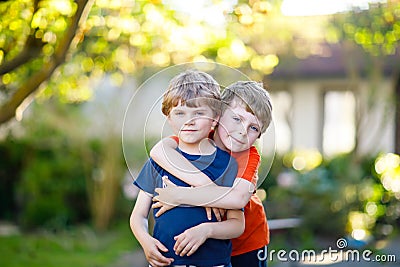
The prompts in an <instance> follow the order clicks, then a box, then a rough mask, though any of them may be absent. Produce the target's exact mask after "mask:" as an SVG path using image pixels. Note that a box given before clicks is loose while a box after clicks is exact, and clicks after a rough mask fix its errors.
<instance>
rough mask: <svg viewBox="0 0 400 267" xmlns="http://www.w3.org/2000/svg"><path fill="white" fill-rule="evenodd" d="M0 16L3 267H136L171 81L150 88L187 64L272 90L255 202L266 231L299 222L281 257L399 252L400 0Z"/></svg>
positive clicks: (280, 242)
mask: <svg viewBox="0 0 400 267" xmlns="http://www.w3.org/2000/svg"><path fill="white" fill-rule="evenodd" d="M0 16H1V20H0V254H1V255H2V259H1V265H2V266H22V265H25V266H71V265H73V266H121V267H122V266H138V267H139V266H142V265H141V264H142V263H138V262H135V261H136V260H141V259H142V256H141V254H136V252H137V251H140V247H139V245H138V243H137V241H136V240H135V239H134V237H133V235H132V234H131V233H130V229H129V226H128V218H129V214H130V212H131V209H132V207H133V205H134V201H135V193H136V192H135V191H134V189H133V186H132V179H133V178H134V175H135V171H138V170H139V169H140V167H141V166H142V164H143V163H144V161H145V160H146V159H147V153H148V149H149V148H151V146H152V144H154V142H156V141H157V140H159V138H160V133H159V131H158V132H157V129H158V128H157V127H155V126H158V125H162V123H163V122H162V118H161V119H160V123H159V124H158V122H155V123H154V124H152V125H151V126H149V130H148V132H147V133H146V138H143V137H142V135H143V127H142V125H143V123H144V122H143V121H144V120H145V119H146V118H145V117H146V113H147V112H143V109H144V108H149V107H152V105H153V104H154V103H155V101H156V100H157V99H158V98H159V97H160V96H161V95H160V93H159V92H160V90H161V92H162V91H163V90H164V87H163V86H165V84H166V81H163V80H161V81H158V84H154V85H152V86H144V87H141V85H142V84H146V83H145V81H147V80H148V79H149V78H150V77H152V75H154V74H155V73H157V72H159V71H162V70H164V69H166V68H167V67H170V66H174V65H177V64H182V63H188V62H206V63H209V64H211V65H223V66H227V67H229V68H231V69H234V70H237V71H239V72H240V73H241V75H243V77H247V78H248V79H253V80H257V81H261V82H263V83H264V86H265V88H267V89H268V91H269V92H270V94H271V97H272V101H273V108H274V110H273V119H274V124H273V131H274V134H273V142H272V141H271V139H270V138H272V137H270V136H269V135H268V136H267V137H264V139H263V142H264V143H268V142H269V143H273V144H276V153H271V151H273V152H275V149H274V148H272V149H271V148H268V146H267V147H266V151H265V153H263V155H264V158H263V161H264V162H271V163H272V166H270V165H269V164H267V165H265V166H262V168H264V169H261V170H260V173H261V174H262V175H263V177H260V179H261V180H262V181H263V183H262V184H261V185H260V187H259V190H258V193H259V195H260V196H261V197H262V200H263V202H264V204H265V207H266V212H267V217H268V220H271V221H272V220H274V219H286V218H296V219H299V221H300V222H301V223H300V224H299V225H297V226H296V228H294V229H283V228H285V227H284V226H282V227H280V226H279V224H278V226H277V229H276V230H274V231H272V233H271V244H270V248H271V249H274V248H276V249H278V248H288V247H295V248H298V249H323V248H325V249H326V248H327V246H328V245H330V246H333V247H334V248H335V246H334V244H335V242H336V240H337V239H338V238H342V237H345V238H346V240H347V241H348V244H349V246H351V247H354V248H357V249H363V248H369V249H372V250H373V251H374V252H376V253H381V254H384V253H389V252H390V253H394V254H397V255H399V254H400V249H399V247H400V241H399V224H400V219H399V218H400V202H399V200H400V157H399V153H400V105H399V99H400V51H399V44H400V41H399V40H400V1H397V0H387V1H384V0H380V1H379V0H374V1H372V0H370V1H368V0H365V1H363V0H354V1H351V0H341V1H339V0H337V1H330V0H319V1H318V0H269V1H261V0H249V1H244V0H226V1H219V0H199V1H185V0H164V1H162V0H152V1H141V0H139V1H132V0H129V1H128V0H96V1H94V0H75V1H71V0H31V1H29V0H8V1H7V0H2V1H0ZM211 71H213V70H212V69H210V72H211ZM228 74H229V73H228ZM221 77H223V75H222V76H221ZM238 77H242V76H240V75H238V76H237V77H232V76H229V78H227V79H226V81H220V80H218V79H217V80H218V81H219V82H221V84H223V85H224V83H225V82H227V81H231V80H233V81H234V80H235V78H238ZM226 85H227V84H226ZM139 92H140V93H139ZM132 97H133V98H134V99H135V101H137V105H134V111H133V113H132V114H133V115H131V116H130V120H131V121H130V122H129V140H128V141H126V142H124V150H125V151H123V146H122V137H121V136H122V129H123V122H124V115H125V111H126V109H127V106H128V104H129V103H130V100H131V99H132ZM135 125H136V128H135ZM138 126H140V127H138ZM153 128H154V129H155V130H154V131H152V129H153ZM127 151H129V157H127V158H128V159H127V161H129V162H126V161H125V159H126V158H125V157H124V155H125V156H126V154H124V152H125V153H127ZM263 152H264V151H263ZM129 164H132V165H129ZM127 166H129V168H128V167H127ZM268 170H270V171H269V172H268ZM399 260H400V256H398V259H397V265H398V264H399V263H398V262H399ZM271 264H272V265H274V264H279V263H274V262H272V263H271ZM360 264H361V263H360ZM361 265H362V264H361ZM377 265H379V264H378V263H376V264H375V265H371V266H377ZM387 266H388V265H387Z"/></svg>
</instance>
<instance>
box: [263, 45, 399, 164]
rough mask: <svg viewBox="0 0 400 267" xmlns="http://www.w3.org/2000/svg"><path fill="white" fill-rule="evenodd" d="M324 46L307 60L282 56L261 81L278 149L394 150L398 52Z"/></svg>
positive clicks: (369, 151)
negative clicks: (266, 92) (374, 54)
mask: <svg viewBox="0 0 400 267" xmlns="http://www.w3.org/2000/svg"><path fill="white" fill-rule="evenodd" d="M322 50H323V52H322V53H321V55H320V56H310V57H308V58H305V59H298V58H296V57H294V56H291V57H290V56H283V57H282V58H280V63H279V65H278V66H277V67H276V69H275V71H274V72H273V73H272V75H270V76H268V77H266V79H265V83H266V84H267V85H268V87H270V92H271V95H272V99H273V104H274V123H275V128H276V142H277V150H278V153H279V152H285V151H289V150H303V149H305V150H318V151H320V152H322V153H323V154H325V155H328V156H329V155H334V154H337V153H342V152H348V151H351V150H353V149H355V150H356V151H357V152H358V153H361V154H365V153H378V152H393V151H395V103H396V101H395V99H396V98H395V87H396V86H397V87H398V86H399V84H397V83H398V81H399V79H398V76H399V71H400V68H399V67H400V53H399V51H397V54H396V55H393V56H388V57H385V58H378V57H372V56H369V55H367V54H366V53H365V52H364V51H362V50H361V49H353V50H347V49H344V48H343V47H341V45H340V44H324V45H323V49H322ZM380 73H381V75H379V74H380Z"/></svg>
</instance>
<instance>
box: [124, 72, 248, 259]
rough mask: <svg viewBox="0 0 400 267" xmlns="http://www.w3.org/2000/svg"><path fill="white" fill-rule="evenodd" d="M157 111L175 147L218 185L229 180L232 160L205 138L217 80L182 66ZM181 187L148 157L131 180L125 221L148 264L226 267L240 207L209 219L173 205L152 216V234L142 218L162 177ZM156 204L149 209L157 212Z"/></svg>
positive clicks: (216, 101)
mask: <svg viewBox="0 0 400 267" xmlns="http://www.w3.org/2000/svg"><path fill="white" fill-rule="evenodd" d="M162 112H163V113H164V114H165V115H166V116H167V120H168V124H169V125H170V126H171V128H172V130H173V132H174V134H175V135H176V136H177V137H178V139H179V145H178V147H177V148H176V150H175V151H176V152H177V153H178V154H179V155H181V156H182V158H184V159H185V160H188V162H190V164H193V165H194V166H196V168H198V169H200V170H201V171H202V172H204V173H205V174H206V175H208V176H209V177H210V179H211V180H212V181H214V182H215V183H217V184H218V185H221V186H232V184H233V181H234V179H235V177H236V174H237V163H236V161H235V160H234V159H233V158H232V157H231V156H230V155H229V154H228V153H227V152H225V151H223V150H221V149H219V148H218V147H216V146H214V144H213V143H212V142H211V141H210V140H209V139H208V138H207V137H208V134H209V132H210V130H211V129H212V128H213V127H214V126H215V125H216V123H217V119H218V117H219V114H220V95H219V85H218V84H217V82H216V81H215V80H214V79H213V78H212V77H211V76H210V75H208V74H206V73H204V72H200V71H194V70H190V71H186V72H183V73H181V74H179V75H177V76H176V77H174V78H173V79H172V80H171V82H170V85H169V87H168V90H167V92H166V93H165V94H164V97H163V103H162ZM164 176H167V177H168V178H169V180H171V181H172V182H174V183H176V184H177V185H179V186H182V187H188V186H190V185H189V184H187V183H185V182H183V181H181V180H179V179H177V178H176V177H174V176H173V175H172V174H171V173H170V172H167V171H166V170H165V169H163V168H162V167H161V166H159V165H158V164H157V163H156V162H155V161H154V160H153V159H152V158H150V159H149V160H148V161H147V162H146V163H145V165H144V167H143V168H142V170H141V172H140V173H139V175H138V177H137V178H136V180H135V181H134V184H135V185H136V186H137V187H139V188H140V192H139V195H138V198H137V200H136V203H135V206H134V208H133V211H132V214H131V217H130V227H131V229H132V232H133V233H134V235H135V236H136V238H137V239H138V241H139V243H140V244H141V246H142V247H143V250H144V252H145V254H146V258H147V260H148V261H149V263H150V265H151V266H153V267H158V266H170V265H171V264H172V263H173V264H174V265H172V266H189V265H190V266H204V267H213V266H223V267H229V266H231V265H230V253H231V242H230V240H229V239H231V238H234V237H237V236H239V235H240V234H241V233H243V230H244V215H243V211H241V210H228V212H227V220H226V221H223V222H217V219H216V218H212V220H208V218H207V214H206V212H205V211H204V208H202V207H177V208H175V209H173V210H170V211H168V212H165V213H164V214H162V215H161V216H158V217H156V218H155V225H154V232H153V236H151V235H150V234H149V233H148V223H147V218H148V215H149V210H150V208H151V203H152V197H153V196H154V195H155V194H156V190H157V189H160V188H162V187H163V186H164V182H163V180H162V177H164ZM158 210H159V209H158V208H155V210H154V213H157V212H158ZM176 242H179V243H181V242H185V244H186V248H188V251H187V252H186V253H185V254H182V253H180V251H177V245H176Z"/></svg>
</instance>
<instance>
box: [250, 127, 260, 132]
mask: <svg viewBox="0 0 400 267" xmlns="http://www.w3.org/2000/svg"><path fill="white" fill-rule="evenodd" d="M250 129H251V130H252V131H255V132H259V131H260V130H259V129H258V127H256V126H250Z"/></svg>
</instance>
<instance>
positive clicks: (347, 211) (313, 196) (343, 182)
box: [262, 152, 400, 239]
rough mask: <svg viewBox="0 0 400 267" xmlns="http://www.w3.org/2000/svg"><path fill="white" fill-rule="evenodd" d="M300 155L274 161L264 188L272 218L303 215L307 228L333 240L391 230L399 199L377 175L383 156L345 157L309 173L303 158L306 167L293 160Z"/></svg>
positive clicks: (376, 235)
mask: <svg viewBox="0 0 400 267" xmlns="http://www.w3.org/2000/svg"><path fill="white" fill-rule="evenodd" d="M293 154H294V155H293ZM302 156H304V154H301V153H297V154H296V152H293V153H291V155H289V154H288V155H285V156H283V157H279V156H278V157H277V158H276V160H275V162H274V164H273V166H272V169H271V172H270V174H269V178H268V179H266V180H265V181H264V183H263V185H262V187H263V188H264V189H265V190H266V191H267V196H268V197H267V201H266V206H267V214H268V218H285V217H301V218H302V219H303V222H304V223H303V226H302V227H303V229H304V230H306V231H311V232H312V233H314V234H322V235H329V236H334V237H338V236H346V235H352V236H353V237H355V238H365V237H367V236H370V237H374V238H375V239H380V238H383V237H386V236H387V235H389V234H391V233H392V232H393V230H394V229H395V228H396V225H397V224H398V221H399V217H400V209H399V207H400V206H399V201H398V198H399V195H398V194H397V197H396V193H394V192H391V190H390V189H388V188H385V186H383V183H382V177H381V175H379V174H378V173H377V172H376V171H375V169H376V164H377V161H378V160H379V158H380V157H381V156H378V157H372V156H363V157H358V156H356V155H354V154H344V155H339V156H336V157H334V158H332V159H322V160H321V161H320V162H319V164H318V166H316V165H315V166H314V167H313V168H309V169H307V166H308V161H307V159H304V164H303V165H302V167H303V168H302V169H299V168H297V169H295V168H294V167H297V166H295V164H294V163H293V160H294V158H296V157H297V159H299V157H302ZM397 157H398V156H397ZM288 159H289V160H288ZM399 162H400V161H399ZM395 168H400V167H399V165H397V166H395ZM388 211H390V212H388Z"/></svg>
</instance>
